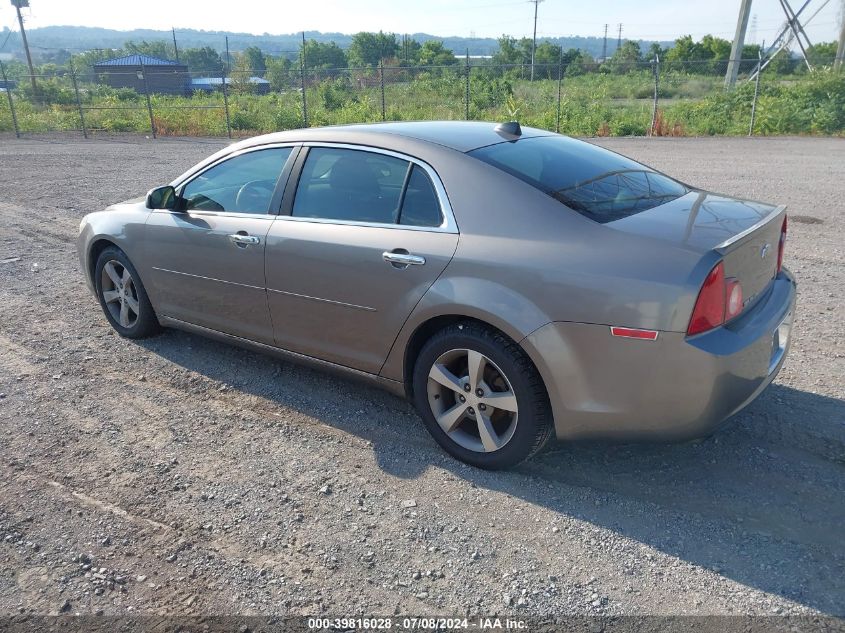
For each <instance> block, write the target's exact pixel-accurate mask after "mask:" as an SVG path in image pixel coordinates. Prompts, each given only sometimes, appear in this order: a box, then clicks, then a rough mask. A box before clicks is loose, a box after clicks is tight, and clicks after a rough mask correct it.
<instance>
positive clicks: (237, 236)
mask: <svg viewBox="0 0 845 633" xmlns="http://www.w3.org/2000/svg"><path fill="white" fill-rule="evenodd" d="M229 241H231V242H232V243H233V244H237V245H238V246H249V245H250V244H259V243H261V238H258V237H255V236H254V235H244V234H243V233H233V234H232V235H230V236H229Z"/></svg>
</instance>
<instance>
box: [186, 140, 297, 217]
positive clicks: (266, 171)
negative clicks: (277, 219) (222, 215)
mask: <svg viewBox="0 0 845 633" xmlns="http://www.w3.org/2000/svg"><path fill="white" fill-rule="evenodd" d="M291 151H292V148H290V147H275V148H271V149H262V150H257V151H254V152H248V153H246V154H240V155H239V156H235V157H234V158H230V159H229V160H226V161H223V162H222V163H219V164H217V165H215V166H214V167H211V168H210V169H207V170H206V171H204V172H202V173H201V174H200V175H199V176H197V177H196V178H194V179H193V180H192V181H190V182H189V183H188V184H187V185H185V187H184V189H183V190H182V196H181V197H182V208H183V210H185V211H190V210H198V211H233V212H237V213H255V214H263V213H269V212H270V203H271V201H272V199H273V192H274V190H275V188H276V182H277V181H278V179H279V175H280V174H281V173H282V168H283V167H284V165H285V162H286V161H287V159H288V157H289V156H290V154H291Z"/></svg>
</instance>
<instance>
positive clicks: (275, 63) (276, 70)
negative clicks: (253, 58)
mask: <svg viewBox="0 0 845 633" xmlns="http://www.w3.org/2000/svg"><path fill="white" fill-rule="evenodd" d="M266 63H267V81H269V82H270V89H271V90H273V91H275V92H282V91H284V90H288V89H290V88H291V87H293V86H294V85H295V84H296V81H297V75H298V68H297V69H294V68H293V62H292V61H291V60H289V59H288V58H287V57H267V60H266Z"/></svg>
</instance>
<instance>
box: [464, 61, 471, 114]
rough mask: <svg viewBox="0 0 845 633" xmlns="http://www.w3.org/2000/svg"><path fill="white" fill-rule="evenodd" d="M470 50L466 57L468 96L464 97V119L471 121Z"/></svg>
mask: <svg viewBox="0 0 845 633" xmlns="http://www.w3.org/2000/svg"><path fill="white" fill-rule="evenodd" d="M469 73H470V68H469V49H467V56H466V95H465V97H464V118H466V120H467V121H469Z"/></svg>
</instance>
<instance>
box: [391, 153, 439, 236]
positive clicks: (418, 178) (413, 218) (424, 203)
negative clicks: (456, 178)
mask: <svg viewBox="0 0 845 633" xmlns="http://www.w3.org/2000/svg"><path fill="white" fill-rule="evenodd" d="M442 222H443V216H442V215H441V214H440V203H439V202H438V200H437V193H436V192H435V191H434V185H433V184H432V183H431V178H429V177H428V174H426V173H425V170H423V168H422V167H420V166H419V165H414V166H413V168H412V169H411V176H410V178H408V187H407V189H405V197H404V198H403V200H402V209H401V212H400V214H399V224H405V225H408V226H429V227H431V226H440V225H441V224H442Z"/></svg>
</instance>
